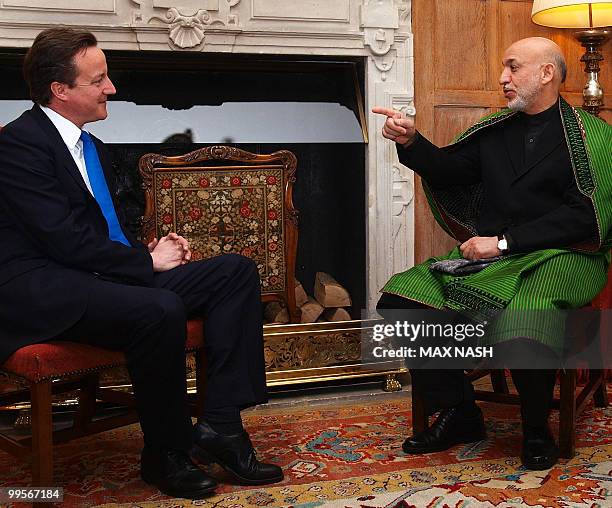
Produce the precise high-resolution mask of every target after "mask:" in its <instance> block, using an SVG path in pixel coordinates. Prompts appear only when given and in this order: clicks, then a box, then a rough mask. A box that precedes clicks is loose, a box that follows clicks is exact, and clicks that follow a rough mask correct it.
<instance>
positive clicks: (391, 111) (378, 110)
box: [372, 106, 399, 118]
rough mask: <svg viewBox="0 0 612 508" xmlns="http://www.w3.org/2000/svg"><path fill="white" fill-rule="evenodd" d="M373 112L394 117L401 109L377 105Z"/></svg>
mask: <svg viewBox="0 0 612 508" xmlns="http://www.w3.org/2000/svg"><path fill="white" fill-rule="evenodd" d="M372 113H376V114H377V115H385V116H388V117H389V118H392V117H393V116H394V115H396V114H397V113H399V111H395V110H394V109H391V108H383V107H381V106H375V107H373V108H372Z"/></svg>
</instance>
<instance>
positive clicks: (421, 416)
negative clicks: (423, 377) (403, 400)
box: [412, 385, 429, 434]
mask: <svg viewBox="0 0 612 508" xmlns="http://www.w3.org/2000/svg"><path fill="white" fill-rule="evenodd" d="M428 426H429V417H428V416H427V413H426V412H425V402H424V401H423V397H422V395H421V393H420V392H419V390H415V389H414V385H413V386H412V433H413V434H418V433H419V432H423V431H424V430H425V429H426V428H427V427H428Z"/></svg>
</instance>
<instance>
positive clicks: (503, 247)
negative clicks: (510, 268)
mask: <svg viewBox="0 0 612 508" xmlns="http://www.w3.org/2000/svg"><path fill="white" fill-rule="evenodd" d="M497 248H498V249H499V250H500V251H501V253H502V254H503V255H506V254H508V240H506V237H505V236H504V235H497Z"/></svg>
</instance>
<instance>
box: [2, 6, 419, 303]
mask: <svg viewBox="0 0 612 508" xmlns="http://www.w3.org/2000/svg"><path fill="white" fill-rule="evenodd" d="M58 24H66V25H75V26H82V27H85V28H88V29H90V30H91V31H93V32H94V33H95V34H96V36H97V37H98V40H99V41H100V46H101V47H102V48H103V49H123V50H132V51H134V50H143V51H146V50H158V51H159V50H167V51H200V52H204V53H207V52H227V53H267V54H286V55H290V54H301V55H337V56H359V57H365V58H366V66H365V68H366V77H365V88H366V90H365V101H366V104H365V106H366V111H369V110H370V109H371V107H372V106H374V105H381V106H387V107H393V108H398V109H402V110H404V111H405V112H407V113H409V114H414V105H413V97H414V86H413V79H414V77H413V50H412V33H411V4H410V0H333V1H331V0H312V1H309V2H303V1H302V0H79V1H78V2H72V1H67V0H0V46H1V47H28V46H30V44H31V43H32V40H33V39H34V37H35V36H36V34H37V33H38V32H40V31H41V30H42V29H44V28H47V27H51V26H57V25H58ZM382 123H383V118H380V117H377V116H376V115H373V114H372V113H368V114H367V127H368V132H369V143H368V144H367V145H366V150H367V155H366V178H367V182H366V192H367V196H366V205H367V214H366V217H367V224H366V227H367V238H368V245H367V266H368V273H367V292H368V308H370V309H373V308H374V307H375V304H376V301H377V299H378V290H379V289H380V288H381V287H382V285H383V284H384V283H385V282H386V281H387V279H388V278H389V277H390V275H391V274H392V273H394V272H397V271H401V270H405V269H407V268H409V267H410V266H412V265H413V250H414V201H413V198H414V193H413V177H412V173H411V172H410V171H408V170H407V168H405V167H404V166H402V165H401V164H399V162H398V160H397V155H396V154H395V150H394V147H393V145H392V143H390V142H388V141H386V140H384V139H382V138H381V136H380V129H381V127H382Z"/></svg>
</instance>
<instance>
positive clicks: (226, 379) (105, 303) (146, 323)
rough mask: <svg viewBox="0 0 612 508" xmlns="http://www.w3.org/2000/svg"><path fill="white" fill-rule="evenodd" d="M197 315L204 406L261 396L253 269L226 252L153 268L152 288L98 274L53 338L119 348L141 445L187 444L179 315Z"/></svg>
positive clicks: (245, 403)
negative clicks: (71, 321) (77, 314)
mask: <svg viewBox="0 0 612 508" xmlns="http://www.w3.org/2000/svg"><path fill="white" fill-rule="evenodd" d="M195 316H201V317H203V318H204V343H205V352H206V357H207V376H208V380H207V381H208V384H207V389H206V398H205V400H206V407H207V409H216V408H224V407H236V408H240V409H243V408H246V407H249V406H252V405H255V404H259V403H262V402H265V401H266V400H267V392H266V380H265V364H264V357H263V337H262V330H263V328H262V313H261V296H260V281H259V274H258V271H257V267H256V265H255V263H254V262H253V261H252V260H250V259H248V258H245V257H243V256H240V255H236V254H228V255H224V256H219V257H215V258H212V259H208V260H203V261H195V262H191V263H188V264H186V265H182V266H179V267H177V268H175V269H173V270H169V271H167V272H161V273H158V274H156V275H155V287H140V286H130V285H125V284H119V283H116V282H110V281H105V280H97V281H96V283H95V286H94V288H93V289H92V291H91V294H90V300H89V302H88V305H87V310H86V312H85V314H84V315H83V317H82V318H81V319H80V320H79V321H78V322H77V323H76V325H74V326H73V327H72V328H70V329H69V330H67V331H66V332H64V333H62V334H61V335H60V336H59V337H57V339H63V340H71V341H79V342H84V343H88V344H92V345H96V346H100V347H104V348H108V349H116V350H121V351H124V352H125V354H126V357H127V366H128V371H129V374H130V378H131V380H132V385H133V389H134V395H135V398H136V404H137V409H138V414H139V419H140V424H141V427H142V430H143V434H144V439H145V444H146V445H147V446H150V447H152V448H156V449H171V448H176V449H183V450H188V449H189V448H190V446H191V443H192V437H191V436H192V428H191V420H190V418H189V415H188V409H187V399H186V388H187V387H186V371H185V340H186V321H187V319H188V318H190V317H195Z"/></svg>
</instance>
